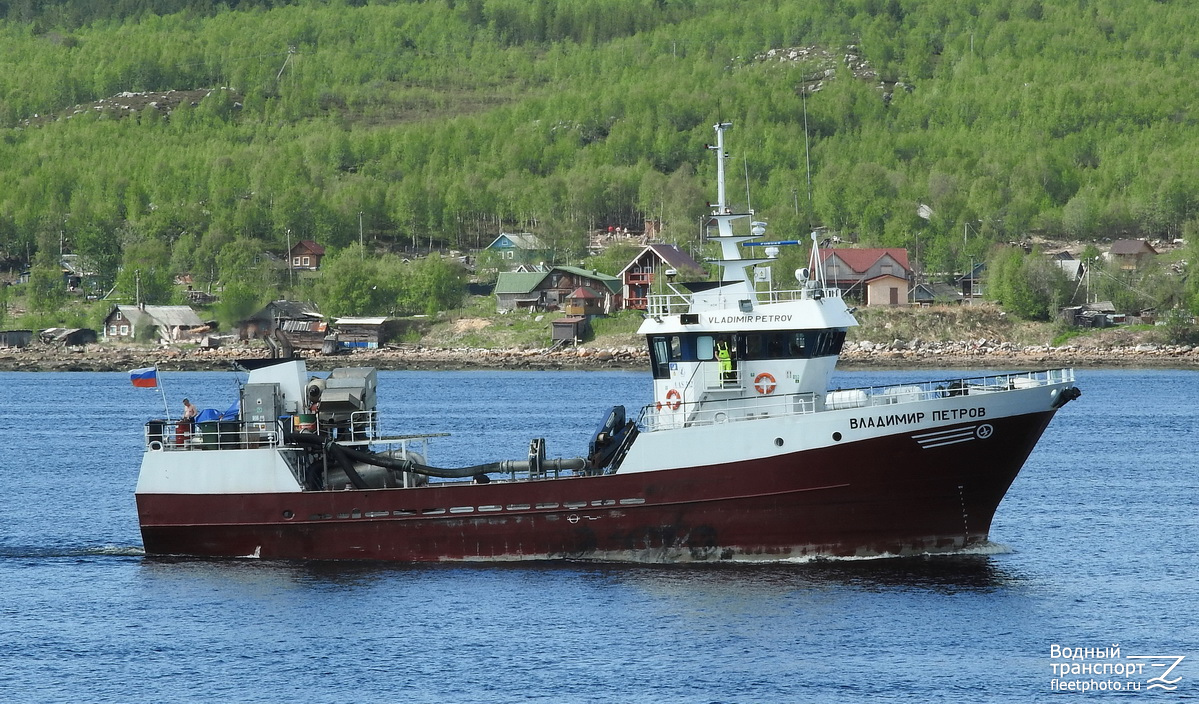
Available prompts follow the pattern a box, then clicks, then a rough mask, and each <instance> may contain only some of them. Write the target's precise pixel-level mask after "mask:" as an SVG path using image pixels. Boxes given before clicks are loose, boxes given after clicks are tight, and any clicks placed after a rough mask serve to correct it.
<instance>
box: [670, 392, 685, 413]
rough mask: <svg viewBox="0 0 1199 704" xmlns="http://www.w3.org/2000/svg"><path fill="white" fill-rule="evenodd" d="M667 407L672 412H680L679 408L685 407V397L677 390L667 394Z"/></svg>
mask: <svg viewBox="0 0 1199 704" xmlns="http://www.w3.org/2000/svg"><path fill="white" fill-rule="evenodd" d="M666 405H667V407H669V408H670V410H672V411H677V410H679V406H682V405H683V396H682V394H680V393H679V392H678V391H676V390H675V389H671V390H670V391H667V392H666Z"/></svg>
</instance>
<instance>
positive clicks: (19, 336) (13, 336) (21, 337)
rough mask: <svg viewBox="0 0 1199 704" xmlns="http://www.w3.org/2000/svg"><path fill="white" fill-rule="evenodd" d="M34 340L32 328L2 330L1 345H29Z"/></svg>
mask: <svg viewBox="0 0 1199 704" xmlns="http://www.w3.org/2000/svg"><path fill="white" fill-rule="evenodd" d="M30 342H33V331H32V330H0V347H12V348H21V347H28V346H29V343H30Z"/></svg>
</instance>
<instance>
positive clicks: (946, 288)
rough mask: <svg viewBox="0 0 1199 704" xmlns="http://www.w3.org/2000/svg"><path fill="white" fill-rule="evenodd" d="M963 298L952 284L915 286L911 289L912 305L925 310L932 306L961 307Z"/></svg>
mask: <svg viewBox="0 0 1199 704" xmlns="http://www.w3.org/2000/svg"><path fill="white" fill-rule="evenodd" d="M964 300H965V297H964V296H962V292H961V291H959V290H958V289H957V287H956V286H954V285H953V284H945V283H935V284H916V285H915V286H913V287H912V303H913V304H915V305H918V306H921V307H925V308H927V307H928V306H934V305H961V303H962V301H964Z"/></svg>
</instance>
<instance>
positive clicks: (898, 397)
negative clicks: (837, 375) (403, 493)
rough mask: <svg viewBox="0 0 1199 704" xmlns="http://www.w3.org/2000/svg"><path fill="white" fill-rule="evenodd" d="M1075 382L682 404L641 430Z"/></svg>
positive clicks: (1001, 382) (648, 413) (990, 378)
mask: <svg viewBox="0 0 1199 704" xmlns="http://www.w3.org/2000/svg"><path fill="white" fill-rule="evenodd" d="M1073 381H1074V370H1073V369H1043V370H1038V371H1030V372H1009V373H1006V374H990V375H986V376H977V377H961V378H957V379H943V380H938V381H924V382H916V383H911V384H893V385H889V386H862V387H856V388H846V389H842V388H838V389H830V390H829V391H826V392H825V393H824V394H823V397H822V396H821V395H820V394H811V393H803V394H785V395H779V396H770V397H762V396H740V397H737V398H731V399H709V400H704V401H691V402H687V403H684V404H682V407H681V408H680V409H678V410H671V409H669V408H667V407H661V408H659V406H658V404H656V403H655V404H648V405H646V406H644V407H642V409H641V414H640V416H639V417H638V420H637V425H638V426H639V427H640V428H641V430H642V432H654V431H657V430H664V429H667V428H678V427H680V426H693V425H711V424H715V423H726V422H743V421H750V420H760V419H762V418H766V417H772V416H773V417H778V416H791V415H807V414H812V413H820V412H826V411H834V410H844V409H848V408H867V407H873V406H889V405H894V404H905V403H916V402H920V401H927V400H930V399H938V398H950V397H954V396H967V395H972V394H973V395H978V394H993V393H1004V392H1008V391H1019V390H1024V389H1031V388H1038V387H1042V386H1049V385H1052V384H1065V383H1071V382H1073Z"/></svg>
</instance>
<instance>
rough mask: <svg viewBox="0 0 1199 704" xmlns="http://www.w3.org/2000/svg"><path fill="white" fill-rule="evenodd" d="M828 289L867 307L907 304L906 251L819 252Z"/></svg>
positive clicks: (910, 268)
mask: <svg viewBox="0 0 1199 704" xmlns="http://www.w3.org/2000/svg"><path fill="white" fill-rule="evenodd" d="M820 257H821V259H822V260H823V262H824V276H825V280H826V281H827V282H828V285H829V286H835V287H837V288H839V289H841V294H842V295H843V296H844V297H846V298H848V299H854V300H858V301H861V303H862V305H867V306H897V305H907V303H908V288H909V284H908V282H909V280H910V279H911V276H912V267H911V265H910V264H909V263H908V251H907V250H906V249H902V248H894V247H893V248H887V249H822V250H820Z"/></svg>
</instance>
